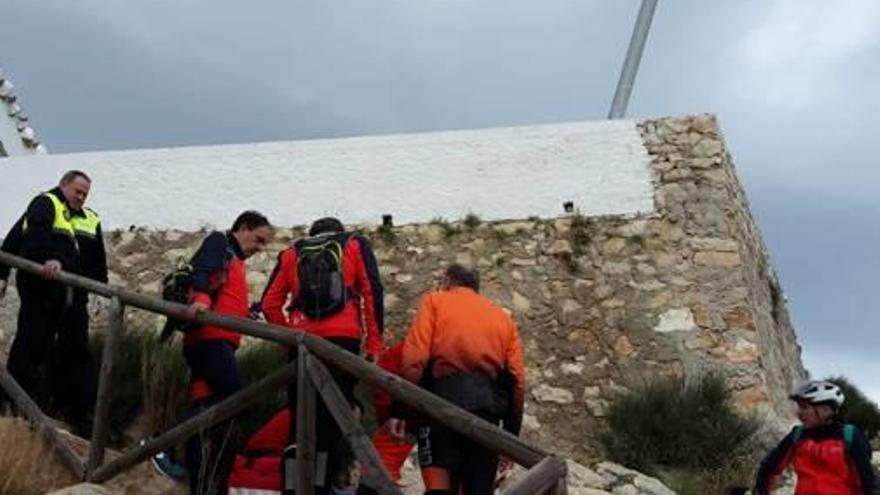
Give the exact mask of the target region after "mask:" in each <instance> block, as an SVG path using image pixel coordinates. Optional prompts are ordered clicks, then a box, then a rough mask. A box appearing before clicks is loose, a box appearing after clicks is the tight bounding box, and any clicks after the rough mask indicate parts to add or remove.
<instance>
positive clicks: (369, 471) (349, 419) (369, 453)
mask: <svg viewBox="0 0 880 495" xmlns="http://www.w3.org/2000/svg"><path fill="white" fill-rule="evenodd" d="M305 359H306V361H307V363H308V370H309V376H310V377H311V379H312V382H314V384H315V388H316V389H317V390H318V394H320V395H321V399H322V400H323V401H324V405H326V406H327V409H328V410H329V411H330V414H332V415H333V419H335V420H336V424H338V425H339V429H340V430H342V435H343V437H345V438H346V439H347V440H348V442H349V443H350V444H351V448H352V450H354V452H355V454H356V455H357V457H358V459H359V460H360V461H361V462H362V463H363V465H364V467H365V468H366V469H365V471H366V472H365V477H364V481H365V482H366V484H367V485H368V486H369V487H370V488H372V489H373V490H376V491H377V492H379V493H380V494H383V495H385V494H388V495H403V492H401V491H400V488H398V487H397V485H396V484H395V483H394V481H392V480H391V475H389V474H388V470H386V469H385V465H384V464H383V463H382V460H381V459H380V458H379V453H378V452H376V447H374V446H373V442H372V441H370V438H369V437H368V436H367V434H366V432H365V431H364V429H363V427H362V426H361V424H360V423H359V422H358V421H357V420H356V419H355V417H354V413H353V412H352V410H351V405H350V404H349V403H348V401H347V400H346V399H345V395H343V394H342V391H341V390H339V386H338V385H336V382H335V381H333V377H332V376H330V372H329V371H327V368H325V367H324V365H323V364H321V362H320V361H318V360H317V359H315V358H313V357H311V356H308V355H307V356H305Z"/></svg>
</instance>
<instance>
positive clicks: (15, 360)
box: [6, 274, 97, 430]
mask: <svg viewBox="0 0 880 495" xmlns="http://www.w3.org/2000/svg"><path fill="white" fill-rule="evenodd" d="M18 293H19V298H20V299H21V308H20V309H19V312H18V328H17V331H16V333H15V338H14V339H13V341H12V347H11V349H10V351H9V360H8V362H7V364H6V367H7V369H8V370H9V374H10V375H12V377H13V378H14V379H15V381H17V382H18V383H19V385H21V387H22V388H23V389H24V390H25V392H27V393H28V395H30V396H31V397H33V398H35V399H36V400H37V401H38V403H42V404H44V406H48V408H49V412H51V413H58V414H61V415H62V416H64V417H66V419H68V420H69V421H71V423H73V426H74V427H77V428H78V429H86V430H87V429H89V427H90V426H91V425H90V424H89V423H90V416H91V414H92V412H93V410H94V403H95V397H96V395H97V394H96V392H97V370H96V366H95V361H94V359H93V357H92V354H91V351H90V350H89V314H88V294H87V293H85V292H82V291H79V290H74V289H71V288H67V287H65V286H63V285H61V284H58V283H55V282H51V281H48V280H43V279H40V278H36V277H33V276H29V275H26V274H21V275H20V276H19V277H18ZM43 368H45V371H46V373H42V371H43ZM43 377H44V378H43Z"/></svg>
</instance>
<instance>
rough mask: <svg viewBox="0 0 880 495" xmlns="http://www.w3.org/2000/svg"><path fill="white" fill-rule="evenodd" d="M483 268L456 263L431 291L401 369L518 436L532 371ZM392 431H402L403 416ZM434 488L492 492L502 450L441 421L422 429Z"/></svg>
mask: <svg viewBox="0 0 880 495" xmlns="http://www.w3.org/2000/svg"><path fill="white" fill-rule="evenodd" d="M479 288H480V283H479V276H478V274H477V273H476V271H473V270H469V269H467V268H465V267H463V266H461V265H458V264H454V265H451V266H449V268H447V269H446V272H445V274H444V276H443V280H442V282H441V287H440V289H441V290H440V291H438V292H432V293H430V294H428V295H426V296H425V297H424V298H423V299H422V302H421V304H420V305H419V309H418V312H417V313H416V316H415V320H414V321H413V323H412V325H411V326H410V329H409V332H408V333H407V335H406V339H405V340H404V343H403V356H402V363H401V368H402V369H401V372H402V373H401V374H402V376H403V377H404V378H406V379H407V380H410V381H412V382H414V383H420V384H422V385H423V386H425V387H426V388H428V389H429V390H430V391H432V392H434V393H435V394H437V395H439V396H441V397H443V398H444V399H446V400H448V401H450V402H452V403H453V404H456V405H457V406H459V407H461V408H462V409H465V410H467V411H469V412H472V413H474V414H476V415H478V416H480V417H482V418H483V419H485V420H487V421H489V422H492V423H495V424H499V423H500V424H502V425H503V427H504V429H506V430H507V431H509V432H510V433H512V434H514V435H518V434H519V430H520V426H521V425H522V414H523V399H524V395H525V371H524V368H523V356H522V350H521V344H520V338H519V333H518V332H517V328H516V324H515V323H514V321H513V320H512V319H511V317H510V316H508V314H507V313H505V312H504V310H502V309H501V308H500V307H498V306H496V305H495V304H493V303H492V302H491V301H489V300H488V299H487V298H485V297H483V296H481V295H480V294H479V293H478V291H479ZM389 426H390V429H391V431H392V433H394V434H395V435H396V436H398V437H402V436H403V433H404V428H405V424H404V421H403V420H400V419H392V420H391V423H390V425H389ZM418 445H419V464H420V466H421V468H422V478H423V479H424V481H425V489H426V494H430V495H451V494H454V493H459V491H460V492H461V493H462V494H463V495H489V494H491V493H493V491H494V482H495V472H496V469H497V466H498V456H497V454H495V453H493V452H491V451H489V450H487V449H485V448H484V447H482V446H480V445H478V444H476V443H475V442H473V441H471V440H469V439H467V438H465V437H463V436H461V435H458V434H455V433H452V432H450V431H448V430H446V429H445V428H443V427H442V426H441V425H438V424H434V423H431V422H427V423H425V424H423V425H422V426H420V427H419V432H418Z"/></svg>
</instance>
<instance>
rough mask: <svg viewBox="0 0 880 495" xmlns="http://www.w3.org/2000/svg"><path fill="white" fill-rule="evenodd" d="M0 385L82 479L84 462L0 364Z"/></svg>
mask: <svg viewBox="0 0 880 495" xmlns="http://www.w3.org/2000/svg"><path fill="white" fill-rule="evenodd" d="M0 386H2V387H3V390H5V391H6V394H7V395H8V396H9V397H10V398H11V399H12V401H13V402H14V403H15V406H16V407H17V408H18V410H19V411H20V412H21V413H22V414H24V417H25V418H27V420H28V421H30V423H31V424H32V425H34V426H35V427H36V428H37V430H38V431H39V433H40V435H42V436H43V438H44V439H45V440H46V441H47V442H48V443H49V445H50V446H51V447H52V450H54V451H55V452H56V453H57V454H58V456H59V457H60V458H61V461H62V463H63V464H64V465H65V466H66V467H67V469H69V470H70V472H72V473H73V475H74V476H75V477H76V479H78V480H81V479H84V477H85V472H86V466H85V463H83V461H82V459H80V457H79V456H78V455H76V452H74V451H73V449H71V448H70V445H68V444H67V442H65V441H64V439H63V438H62V437H61V435H60V434H59V433H58V430H56V429H55V427H54V426H52V425H51V424H50V423H49V418H47V417H46V415H45V414H43V411H41V410H40V407H39V406H37V404H36V403H34V401H33V400H31V398H30V397H29V396H28V394H27V393H26V392H25V391H24V389H22V388H21V386H20V385H19V384H18V382H16V381H15V379H14V378H12V375H10V374H9V372H8V371H6V368H5V367H2V366H0ZM14 447H15V446H12V445H7V446H4V448H7V449H14Z"/></svg>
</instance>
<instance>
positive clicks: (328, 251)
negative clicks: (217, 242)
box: [262, 217, 384, 493]
mask: <svg viewBox="0 0 880 495" xmlns="http://www.w3.org/2000/svg"><path fill="white" fill-rule="evenodd" d="M382 292H383V289H382V283H381V281H380V280H379V269H378V267H377V265H376V257H375V256H374V254H373V250H372V249H371V248H370V244H369V243H368V242H367V240H366V239H365V238H364V237H363V236H361V235H358V234H356V233H351V232H346V231H345V228H344V226H343V225H342V222H340V221H339V220H338V219H336V218H329V217H328V218H322V219H320V220H317V221H315V222H314V223H313V224H312V226H311V228H310V229H309V237H308V238H305V239H300V240H299V241H297V242H296V243H295V244H294V246H293V247H291V248H289V249H286V250H284V251H282V252H281V254H280V255H279V256H278V264H277V265H276V266H275V269H274V270H273V272H272V276H271V278H270V280H269V285H268V286H267V287H266V291H265V292H264V294H263V302H262V309H263V314H265V315H266V320H268V321H269V323H273V324H276V325H286V326H289V327H291V328H293V329H297V330H302V331H305V332H308V333H311V334H314V335H317V336H319V337H322V338H324V339H326V340H328V341H330V342H332V343H334V344H336V345H337V346H339V347H341V348H343V349H345V350H346V351H349V352H351V353H353V354H357V355H360V354H361V344H362V342H361V339H362V336H364V335H366V342H365V343H364V347H365V352H366V354H367V358H368V359H370V360H373V361H375V359H376V356H377V355H378V354H379V352H380V351H381V350H382V337H381V335H382V327H383V317H384V309H383V298H382ZM288 299H289V301H290V302H289V306H288ZM285 307H287V309H289V316H288V315H285V313H284V309H285ZM290 359H291V360H293V359H296V349H292V350H291V356H290ZM330 373H331V375H332V376H333V379H334V381H335V382H336V384H337V385H338V386H339V388H340V389H341V391H342V393H343V394H344V395H345V397H346V398H347V399H348V401H349V403H351V402H352V399H353V398H354V388H355V385H356V383H357V381H356V379H355V378H354V377H353V376H351V375H348V374H347V373H343V372H340V371H338V370H336V369H335V368H332V367H331V368H330ZM288 394H289V402H290V407H291V417H294V416H293V412H292V411H293V409H292V408H293V406H294V404H295V403H296V382H294V383H293V384H292V385H291V387H290V389H289V390H288ZM316 418H317V424H316V438H315V443H316V449H317V451H316V458H315V460H316V469H317V470H318V472H324V473H325V477H324V479H316V480H315V481H316V483H317V484H318V490H317V491H316V493H324V492H326V491H327V490H328V487H329V482H328V480H329V479H332V478H333V477H334V476H335V475H336V474H337V471H339V470H341V469H344V468H346V466H340V465H339V463H340V459H341V458H342V454H343V451H344V446H342V445H341V441H342V435H341V433H340V431H339V427H338V426H337V425H336V422H335V421H334V420H333V419H332V416H331V415H330V412H329V410H328V409H327V408H326V406H325V405H324V402H323V401H322V400H318V402H317V411H316ZM295 441H296V439H295V438H293V437H292V438H291V439H290V443H291V444H292V443H294V442H295ZM322 466H323V467H325V469H323V470H322V469H321V468H322ZM288 482H289V480H285V486H286V488H285V493H289V492H290V488H292V487H287V484H288Z"/></svg>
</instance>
